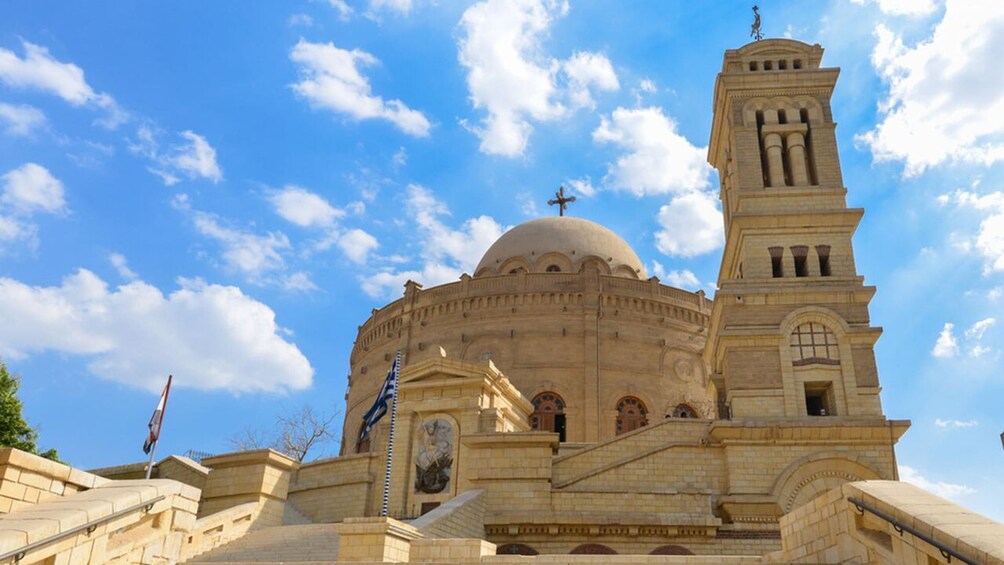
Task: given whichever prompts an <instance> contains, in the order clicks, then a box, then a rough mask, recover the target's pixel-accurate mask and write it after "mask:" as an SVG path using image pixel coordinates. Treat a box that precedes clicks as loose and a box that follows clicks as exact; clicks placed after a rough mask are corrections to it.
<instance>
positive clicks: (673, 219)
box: [655, 192, 725, 257]
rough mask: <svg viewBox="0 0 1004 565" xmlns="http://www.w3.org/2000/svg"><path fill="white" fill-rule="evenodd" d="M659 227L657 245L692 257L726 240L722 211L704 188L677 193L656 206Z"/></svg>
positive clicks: (716, 246) (669, 252) (662, 249)
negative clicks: (668, 201)
mask: <svg viewBox="0 0 1004 565" xmlns="http://www.w3.org/2000/svg"><path fill="white" fill-rule="evenodd" d="M657 220H658V222H659V226H660V229H659V231H658V232H656V234H655V246H656V248H657V249H658V250H659V251H661V252H662V253H665V254H666V255H670V256H680V257H694V256H696V255H701V254H704V253H708V252H711V251H714V250H715V249H718V248H719V247H721V246H722V245H723V244H724V243H725V232H724V228H723V227H722V226H723V225H724V224H723V220H722V213H721V211H720V210H719V209H718V202H717V200H716V199H715V197H714V196H713V195H711V194H710V193H707V192H690V193H687V194H683V195H681V196H676V197H674V198H673V200H672V201H670V203H669V204H667V205H665V206H663V207H661V208H659V215H658V217H657Z"/></svg>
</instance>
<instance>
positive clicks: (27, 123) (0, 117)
mask: <svg viewBox="0 0 1004 565" xmlns="http://www.w3.org/2000/svg"><path fill="white" fill-rule="evenodd" d="M0 123H3V124H6V126H5V127H4V132H6V133H7V134H8V135H24V136H28V135H31V134H33V133H34V132H35V131H36V130H38V129H39V128H40V127H42V126H43V125H45V114H43V113H42V111H41V110H39V109H38V108H35V107H34V106H28V105H27V104H20V105H17V106H15V105H13V104H6V103H4V102H0Z"/></svg>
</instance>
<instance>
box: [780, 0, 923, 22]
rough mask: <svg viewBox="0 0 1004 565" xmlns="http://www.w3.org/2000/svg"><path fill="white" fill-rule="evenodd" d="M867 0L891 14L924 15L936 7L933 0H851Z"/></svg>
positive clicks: (861, 2)
mask: <svg viewBox="0 0 1004 565" xmlns="http://www.w3.org/2000/svg"><path fill="white" fill-rule="evenodd" d="M868 2H872V3H875V4H878V7H879V10H881V11H882V13H884V14H889V15H891V16H926V15H929V14H932V13H934V11H935V10H937V9H938V5H937V4H936V3H935V2H934V0H851V3H853V4H858V5H864V4H866V3H868ZM789 27H790V26H789Z"/></svg>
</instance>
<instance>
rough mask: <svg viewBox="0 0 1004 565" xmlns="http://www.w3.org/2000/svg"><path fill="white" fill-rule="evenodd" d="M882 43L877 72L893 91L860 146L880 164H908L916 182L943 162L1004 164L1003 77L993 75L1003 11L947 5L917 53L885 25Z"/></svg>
mask: <svg viewBox="0 0 1004 565" xmlns="http://www.w3.org/2000/svg"><path fill="white" fill-rule="evenodd" d="M903 4H904V5H905V4H906V2H903ZM922 4H923V3H922ZM876 36H877V37H878V42H877V45H876V46H875V49H874V51H873V53H872V64H873V65H874V67H875V69H876V70H877V72H878V73H879V75H880V76H881V77H882V79H883V81H884V82H885V83H886V84H887V85H888V86H889V91H888V93H887V95H886V98H885V99H884V100H882V101H881V103H880V105H879V113H880V115H881V121H880V122H879V123H878V124H877V125H876V126H875V129H873V130H872V131H869V132H867V133H865V134H864V135H861V136H859V138H858V139H859V140H860V141H862V142H864V143H865V144H867V145H868V146H869V147H870V148H871V152H872V156H873V158H874V160H875V161H879V162H881V161H902V162H903V163H904V171H903V172H904V175H906V176H914V175H918V174H920V173H922V172H924V170H925V169H927V168H928V167H933V166H937V165H939V164H942V163H945V162H965V163H976V164H983V165H990V164H992V163H994V162H997V161H1001V160H1004V73H998V72H990V71H988V67H987V62H988V61H999V60H1001V59H1004V3H1001V2H989V3H980V2H968V1H966V0H948V1H947V2H946V5H945V15H944V18H943V19H942V20H941V21H940V22H939V23H938V24H937V25H936V26H935V27H934V31H933V33H932V35H931V36H930V37H928V38H927V39H925V40H924V41H921V42H920V43H918V44H917V45H916V46H914V47H907V46H906V45H904V43H903V40H902V37H901V36H899V35H897V34H896V33H894V32H893V31H891V30H889V29H888V28H887V27H885V26H884V25H880V26H879V27H878V28H877V29H876Z"/></svg>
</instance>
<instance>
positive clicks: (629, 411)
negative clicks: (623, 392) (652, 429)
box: [617, 396, 648, 435]
mask: <svg viewBox="0 0 1004 565" xmlns="http://www.w3.org/2000/svg"><path fill="white" fill-rule="evenodd" d="M647 425H648V409H647V408H645V403H644V402H642V401H641V400H638V399H637V398H635V397H633V396H626V397H624V398H622V399H621V400H620V402H618V403H617V435H621V434H625V433H627V432H633V431H634V430H637V429H638V428H640V427H642V426H647Z"/></svg>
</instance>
